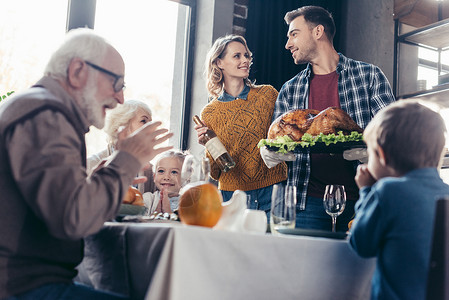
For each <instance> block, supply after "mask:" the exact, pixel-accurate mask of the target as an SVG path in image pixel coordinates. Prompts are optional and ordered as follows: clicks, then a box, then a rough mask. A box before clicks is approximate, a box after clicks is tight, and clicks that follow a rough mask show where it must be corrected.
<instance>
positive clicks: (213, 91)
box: [195, 35, 287, 213]
mask: <svg viewBox="0 0 449 300" xmlns="http://www.w3.org/2000/svg"><path fill="white" fill-rule="evenodd" d="M251 55H252V54H251V51H249V49H248V46H247V45H246V41H245V39H244V38H243V37H241V36H238V35H229V36H225V37H222V38H219V39H217V40H216V41H215V43H214V45H213V46H212V48H211V50H210V51H209V54H208V57H207V60H206V73H207V89H208V91H209V95H210V98H211V101H210V102H209V104H207V105H206V107H204V108H203V110H202V112H201V119H202V120H203V122H204V123H205V124H206V126H207V127H203V126H199V125H196V126H195V129H196V131H197V134H198V141H199V143H200V144H203V145H204V134H205V132H206V130H207V128H210V129H212V130H213V131H214V132H215V133H216V134H217V136H218V138H219V139H220V141H221V142H222V143H223V145H224V146H225V147H226V149H227V150H228V152H229V154H230V155H231V157H232V158H233V159H234V161H235V163H236V166H235V167H234V168H233V169H231V170H230V171H228V172H226V173H223V172H221V171H220V169H219V167H218V165H217V164H216V163H215V161H214V160H213V159H212V157H211V156H210V155H209V153H208V157H209V160H210V163H211V177H212V178H213V179H215V180H218V188H219V189H220V190H221V193H222V195H223V200H224V201H227V200H229V199H230V198H231V196H232V194H233V193H234V191H235V190H242V191H245V192H246V193H247V194H249V195H250V197H251V198H250V199H251V200H250V202H251V203H250V207H251V208H253V209H260V210H264V211H266V212H267V213H268V212H269V211H270V209H271V192H272V187H273V184H275V183H278V182H281V181H283V180H285V179H287V170H286V165H285V164H279V165H277V166H276V167H274V168H271V169H268V168H267V166H266V165H265V163H264V162H263V160H262V158H261V156H260V153H259V148H258V147H257V144H258V142H259V141H260V140H261V139H264V138H266V137H267V132H268V128H269V127H270V125H271V119H272V116H273V110H274V103H275V101H276V97H277V95H278V92H277V91H276V89H275V88H274V87H272V86H271V85H258V86H256V85H254V84H253V83H252V82H251V81H250V80H249V79H248V76H249V70H250V66H251V61H252V57H251Z"/></svg>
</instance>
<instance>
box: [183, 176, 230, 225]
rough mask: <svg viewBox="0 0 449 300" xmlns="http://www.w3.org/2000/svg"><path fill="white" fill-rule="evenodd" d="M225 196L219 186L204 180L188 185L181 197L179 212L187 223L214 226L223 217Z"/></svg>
mask: <svg viewBox="0 0 449 300" xmlns="http://www.w3.org/2000/svg"><path fill="white" fill-rule="evenodd" d="M222 202H223V198H222V197H221V193H220V191H219V190H218V189H217V187H216V186H215V185H213V184H211V183H206V182H204V181H200V182H195V183H190V184H188V185H186V186H185V187H184V188H183V189H182V191H181V196H180V198H179V205H178V214H179V218H180V219H181V222H182V223H184V224H187V225H198V226H205V227H214V226H215V224H217V222H218V220H219V219H220V217H221V213H222V210H223V207H222V205H221V204H222Z"/></svg>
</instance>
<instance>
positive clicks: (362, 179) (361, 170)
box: [355, 165, 377, 189]
mask: <svg viewBox="0 0 449 300" xmlns="http://www.w3.org/2000/svg"><path fill="white" fill-rule="evenodd" d="M376 181H377V180H376V179H375V178H374V177H373V175H371V173H370V171H369V170H368V166H367V165H359V166H358V167H357V174H356V175H355V183H357V186H358V187H359V189H361V188H362V187H364V186H372V185H373V184H375V183H376Z"/></svg>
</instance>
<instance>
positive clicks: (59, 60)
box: [44, 28, 112, 79]
mask: <svg viewBox="0 0 449 300" xmlns="http://www.w3.org/2000/svg"><path fill="white" fill-rule="evenodd" d="M110 48H112V46H111V45H110V44H109V43H108V42H107V41H106V40H105V39H104V38H103V37H101V36H99V35H97V34H96V33H95V32H94V31H93V30H92V29H88V28H77V29H72V30H70V31H69V32H68V33H67V34H66V38H65V40H64V42H63V43H62V44H61V46H60V47H59V48H58V49H57V50H56V51H55V52H54V53H53V55H52V56H51V58H50V60H49V61H48V63H47V66H46V67H45V71H44V75H46V76H51V77H53V78H55V79H64V78H67V69H68V67H69V64H70V62H71V60H72V59H73V58H75V57H78V58H81V59H83V60H89V61H91V62H93V63H95V62H97V63H98V62H99V61H100V60H101V59H102V58H103V57H104V56H105V55H106V53H107V51H108V49H110Z"/></svg>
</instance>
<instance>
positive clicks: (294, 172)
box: [273, 53, 395, 210]
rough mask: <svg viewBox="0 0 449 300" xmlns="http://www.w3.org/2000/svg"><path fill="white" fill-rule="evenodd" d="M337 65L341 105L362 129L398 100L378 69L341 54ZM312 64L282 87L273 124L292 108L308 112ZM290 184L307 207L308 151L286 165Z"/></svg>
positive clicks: (300, 202) (301, 206) (301, 205)
mask: <svg viewBox="0 0 449 300" xmlns="http://www.w3.org/2000/svg"><path fill="white" fill-rule="evenodd" d="M339 55H340V60H339V62H338V65H337V74H338V96H339V98H340V106H341V108H342V109H343V110H344V111H346V112H347V113H348V114H349V116H351V118H352V119H353V120H354V121H355V122H356V123H357V124H358V125H359V126H360V127H362V128H365V127H366V125H368V122H369V121H370V120H371V119H372V118H373V116H374V115H375V114H376V113H377V112H378V111H379V110H381V109H382V108H383V107H385V106H387V105H388V104H390V103H392V102H394V101H395V99H394V96H393V92H392V90H391V87H390V84H389V82H388V79H387V78H386V77H385V75H384V74H383V72H382V71H381V70H380V69H379V68H378V67H376V66H374V65H371V64H368V63H364V62H360V61H356V60H353V59H350V58H347V57H345V56H344V55H342V54H341V53H339ZM311 72H312V70H311V66H310V64H309V65H308V66H307V68H306V69H305V70H303V71H301V72H300V73H299V74H298V75H296V76H295V77H293V78H292V79H290V80H289V81H287V82H286V83H285V84H284V85H283V86H282V88H281V90H280V92H279V95H278V98H277V100H276V105H275V108H274V114H273V121H274V120H275V119H276V118H278V117H279V116H280V115H282V114H283V113H285V112H287V111H289V110H293V109H306V108H307V106H308V98H309V93H308V91H309V78H310V74H311ZM287 165H288V180H287V181H288V182H287V184H291V185H296V186H297V193H298V204H299V208H300V209H301V210H305V208H306V197H307V185H308V183H309V177H310V155H309V152H308V151H305V152H304V153H299V154H297V155H296V161H293V162H287Z"/></svg>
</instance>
